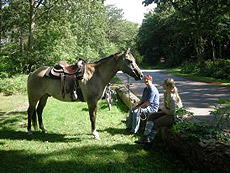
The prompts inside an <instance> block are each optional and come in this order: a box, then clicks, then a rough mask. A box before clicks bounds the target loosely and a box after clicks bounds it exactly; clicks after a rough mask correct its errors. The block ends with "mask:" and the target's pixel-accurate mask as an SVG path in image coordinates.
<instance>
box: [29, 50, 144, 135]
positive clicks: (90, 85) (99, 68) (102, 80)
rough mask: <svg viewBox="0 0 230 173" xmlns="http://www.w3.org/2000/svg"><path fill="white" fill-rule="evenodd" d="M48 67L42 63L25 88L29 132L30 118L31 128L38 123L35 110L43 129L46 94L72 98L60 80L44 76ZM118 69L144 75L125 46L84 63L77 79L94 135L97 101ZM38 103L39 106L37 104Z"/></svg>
mask: <svg viewBox="0 0 230 173" xmlns="http://www.w3.org/2000/svg"><path fill="white" fill-rule="evenodd" d="M48 68H49V67H41V68H39V69H37V70H35V71H34V72H33V73H31V74H30V75H29V77H28V81H27V91H28V99H29V108H28V127H27V129H28V133H29V134H32V132H31V118H32V123H33V126H34V128H35V129H36V127H37V120H36V112H37V115H38V122H39V128H40V129H41V130H42V131H43V132H46V129H45V128H44V126H43V122H42V112H43V109H44V107H45V105H46V102H47V99H48V97H49V96H52V97H54V98H56V99H58V100H61V101H67V102H71V101H72V100H71V97H70V94H66V96H65V98H63V96H62V90H61V81H60V80H57V79H52V78H49V77H46V76H45V73H46V72H47V70H48ZM119 70H121V71H123V72H124V73H127V74H128V75H130V76H132V77H134V78H135V79H136V80H140V79H141V78H142V77H143V75H142V72H141V70H140V68H139V67H138V66H137V64H136V62H135V59H134V57H133V55H132V54H131V53H130V50H129V49H127V50H126V51H125V52H122V53H117V54H114V55H111V56H109V57H107V58H104V59H101V60H99V61H97V62H96V63H92V64H91V63H89V64H86V67H85V73H84V75H83V79H81V80H80V81H79V86H80V89H81V91H82V94H83V97H84V100H85V101H86V102H87V104H88V108H89V115H90V121H91V127H92V133H93V135H94V137H95V138H96V139H100V138H99V134H98V132H97V130H96V127H95V123H96V111H97V102H98V100H100V99H101V97H102V95H103V92H104V89H105V87H106V85H107V84H108V83H109V82H110V81H111V79H112V78H113V77H114V76H115V75H116V73H117V72H118V71H119ZM37 104H38V106H37V107H36V105H37Z"/></svg>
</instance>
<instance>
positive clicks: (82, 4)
mask: <svg viewBox="0 0 230 173" xmlns="http://www.w3.org/2000/svg"><path fill="white" fill-rule="evenodd" d="M103 2H104V1H98V0H91V1H86V0H80V1H72V0H27V1H25V0H1V1H0V9H1V14H0V18H1V20H0V21H1V22H0V26H1V27H0V28H1V29H0V40H1V41H0V53H1V54H0V56H1V60H2V64H1V65H0V69H1V71H7V72H10V73H27V72H30V71H32V70H34V69H35V68H37V67H39V66H42V65H53V64H55V63H56V62H57V61H58V60H66V61H68V62H69V63H73V62H74V61H76V60H77V59H78V58H84V59H86V60H88V61H96V60H98V59H100V58H102V57H105V56H109V55H111V54H113V53H116V52H119V51H122V50H124V49H126V48H127V47H134V45H135V41H134V38H135V36H136V35H137V33H138V24H136V23H132V22H129V21H127V20H124V19H123V11H122V10H121V9H118V8H116V7H115V6H105V5H104V3H103Z"/></svg>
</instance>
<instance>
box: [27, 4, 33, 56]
mask: <svg viewBox="0 0 230 173" xmlns="http://www.w3.org/2000/svg"><path fill="white" fill-rule="evenodd" d="M29 3H30V15H29V38H28V47H29V52H30V53H32V52H33V44H34V35H33V34H34V29H35V0H29Z"/></svg>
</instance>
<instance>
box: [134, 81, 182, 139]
mask: <svg viewBox="0 0 230 173" xmlns="http://www.w3.org/2000/svg"><path fill="white" fill-rule="evenodd" d="M163 89H164V91H165V92H164V106H163V108H162V111H159V112H155V113H153V114H151V115H150V116H149V118H148V121H147V123H146V126H145V131H144V135H143V136H142V138H140V139H139V140H137V141H135V143H150V142H152V141H153V139H154V137H155V135H156V133H157V129H158V128H159V127H166V126H169V125H171V124H173V122H174V114H175V110H176V109H177V108H181V107H182V106H183V105H182V101H181V98H180V96H179V93H178V90H177V88H176V86H175V81H174V79H172V78H168V79H165V80H164V83H163Z"/></svg>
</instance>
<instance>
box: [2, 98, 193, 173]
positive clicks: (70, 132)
mask: <svg viewBox="0 0 230 173" xmlns="http://www.w3.org/2000/svg"><path fill="white" fill-rule="evenodd" d="M17 97H18V96H11V97H9V96H8V97H6V96H2V95H0V100H1V102H0V103H1V114H0V172H2V173H7V172H55V173H56V172H189V169H188V168H187V167H186V166H185V165H184V164H183V163H182V162H181V161H179V160H177V159H176V156H174V155H173V154H171V153H169V151H168V150H167V149H166V148H164V146H162V145H161V144H158V145H154V148H153V149H151V150H149V151H146V150H144V149H143V147H142V146H140V145H135V144H134V141H135V140H136V139H138V137H136V136H132V135H129V134H128V133H127V131H126V130H125V124H124V123H122V122H121V120H122V119H124V118H125V116H126V114H127V111H128V110H127V108H126V107H125V106H124V105H123V104H122V103H121V102H119V103H118V105H117V106H114V105H113V106H112V110H111V111H109V110H108V107H107V105H106V102H105V101H104V100H102V101H100V102H99V106H98V116H97V129H98V132H99V134H100V137H101V140H95V139H93V136H92V134H91V128H90V127H91V126H90V120H89V115H88V108H87V105H86V103H65V102H60V101H57V100H55V99H53V98H50V99H49V100H48V102H47V106H46V107H45V109H44V113H43V121H44V125H45V127H46V129H47V130H48V133H47V134H43V133H41V132H40V131H35V132H34V133H33V135H32V136H28V135H27V130H26V125H27V114H26V107H24V106H23V104H19V103H21V102H22V101H23V100H24V101H25V102H26V100H27V98H26V96H20V97H18V98H20V99H16V98H17ZM21 106H23V107H21ZM10 109H11V111H9V110H10ZM16 110H17V111H16ZM19 110H20V111H19Z"/></svg>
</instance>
